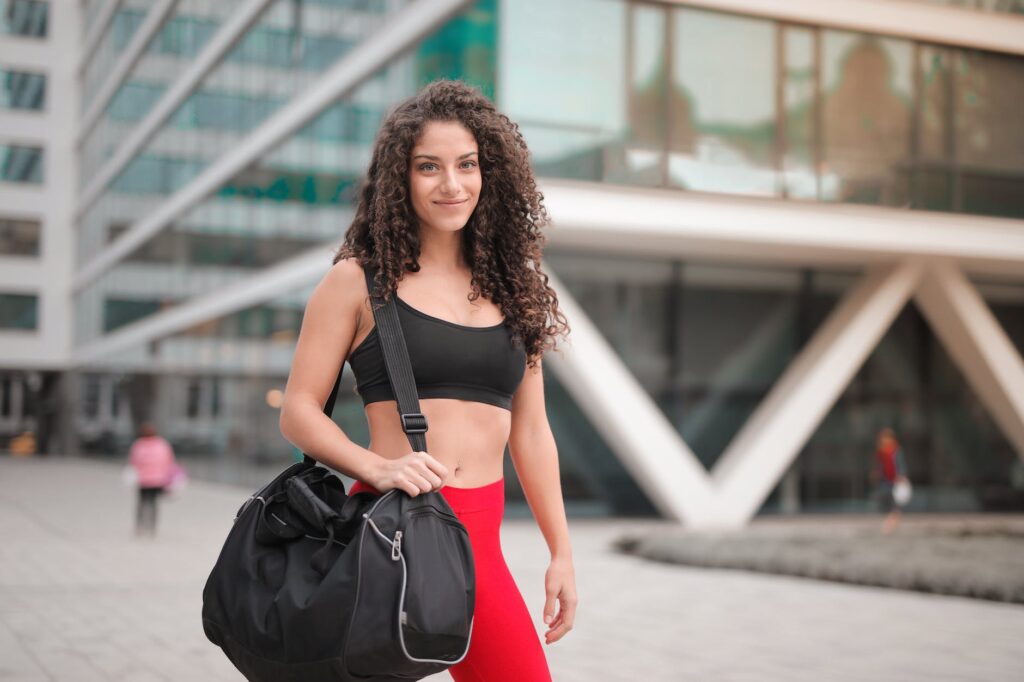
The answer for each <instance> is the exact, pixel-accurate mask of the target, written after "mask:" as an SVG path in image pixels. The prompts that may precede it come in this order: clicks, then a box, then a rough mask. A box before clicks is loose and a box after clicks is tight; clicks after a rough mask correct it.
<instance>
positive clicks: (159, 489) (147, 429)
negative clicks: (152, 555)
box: [128, 422, 178, 537]
mask: <svg viewBox="0 0 1024 682" xmlns="http://www.w3.org/2000/svg"><path fill="white" fill-rule="evenodd" d="M128 463H129V464H130V465H131V466H132V467H134V468H135V477H136V480H137V482H138V488H139V501H138V504H137V505H136V507H135V535H136V536H146V535H148V536H149V537H154V536H155V535H156V515H157V514H156V508H157V499H158V498H159V496H160V495H161V494H163V492H164V490H165V488H166V487H167V484H168V483H170V481H171V477H172V476H173V475H174V472H175V471H176V470H177V468H178V462H177V460H176V459H175V457H174V450H173V449H172V448H171V444H170V443H168V442H167V440H166V439H165V438H163V437H161V436H160V435H159V434H158V433H157V431H156V426H154V425H153V423H152V422H143V423H142V424H141V425H140V426H139V437H138V438H136V439H135V442H133V443H132V446H131V450H130V451H129V454H128Z"/></svg>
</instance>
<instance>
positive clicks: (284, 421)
mask: <svg viewBox="0 0 1024 682" xmlns="http://www.w3.org/2000/svg"><path fill="white" fill-rule="evenodd" d="M287 404H288V403H287V401H285V402H282V403H281V414H280V416H278V418H277V428H278V430H279V431H280V432H281V437H282V438H284V439H285V440H286V441H288V442H289V443H292V439H291V437H290V436H289V435H288V427H289V424H290V420H289V419H288V414H289V413H288V410H287V409H286V407H287ZM292 444H293V445H294V443H292Z"/></svg>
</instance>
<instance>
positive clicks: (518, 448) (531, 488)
mask: <svg viewBox="0 0 1024 682" xmlns="http://www.w3.org/2000/svg"><path fill="white" fill-rule="evenodd" d="M508 446H509V454H510V455H511V457H512V464H513V465H514V466H515V469H516V474H517V476H518V477H519V481H520V483H521V484H522V486H523V494H524V495H525V496H526V502H527V504H529V506H530V510H531V511H532V512H533V516H534V518H536V519H537V525H538V526H540V530H541V533H543V535H544V539H545V540H546V541H547V544H548V549H549V551H550V552H551V563H550V564H549V566H548V570H547V573H546V574H545V578H544V591H545V594H546V596H547V599H546V601H545V603H544V622H545V623H548V631H547V633H546V637H547V643H548V644H550V643H551V642H555V641H558V640H559V639H561V638H562V636H563V635H564V634H565V633H566V632H568V631H569V630H571V629H572V627H573V621H574V619H575V616H576V603H577V595H576V577H575V569H574V567H573V560H572V547H571V546H570V543H569V524H568V522H567V520H566V517H565V503H564V501H563V500H562V484H561V479H560V474H559V467H558V448H557V447H556V445H555V438H554V436H553V434H552V433H551V426H550V425H549V424H548V418H547V411H546V408H545V406H544V375H543V369H542V367H541V361H540V360H538V361H537V367H535V368H532V369H531V368H530V367H527V368H526V374H525V376H524V377H523V380H522V382H521V383H520V385H519V388H518V389H516V393H515V395H514V396H513V397H512V427H511V431H510V433H509V442H508ZM556 601H557V602H558V603H559V604H560V610H559V613H558V615H557V617H556V616H555V602H556Z"/></svg>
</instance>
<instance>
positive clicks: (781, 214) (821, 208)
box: [538, 178, 1024, 281]
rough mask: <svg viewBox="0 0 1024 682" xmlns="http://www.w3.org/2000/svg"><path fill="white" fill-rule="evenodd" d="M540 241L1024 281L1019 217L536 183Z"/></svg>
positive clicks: (549, 181)
mask: <svg viewBox="0 0 1024 682" xmlns="http://www.w3.org/2000/svg"><path fill="white" fill-rule="evenodd" d="M538 185H539V186H540V187H541V190H542V191H543V193H544V202H545V205H546V206H547V208H548V211H549V213H550V215H551V216H552V218H553V222H554V227H555V229H553V230H552V231H551V235H550V243H551V244H557V245H558V246H559V247H563V246H564V247H566V248H569V249H580V250H583V251H587V250H595V249H598V250H601V251H604V252H612V253H629V252H633V253H647V254H655V255H669V254H674V255H678V256H680V257H688V258H693V257H694V256H703V257H709V258H726V259H730V260H736V261H750V260H754V259H756V260H757V261H759V262H765V261H777V262H780V263H785V264H789V265H808V266H814V267H821V266H822V265H828V264H832V265H852V266H863V265H864V264H866V263H871V262H885V263H891V262H894V261H897V260H900V259H902V258H905V257H907V256H950V257H955V258H957V259H958V262H960V263H961V265H962V266H963V267H965V268H966V269H968V270H973V271H978V272H990V273H993V274H999V275H1001V276H1005V277H1007V278H1010V279H1016V280H1018V281H1024V267H1022V266H1024V220H1017V219H1012V218H993V217H988V216H978V215H969V214H955V213H939V212H935V211H916V210H908V209H896V208H885V207H879V206H858V205H849V204H838V205H837V204H830V203H821V202H812V201H795V200H789V199H768V198H763V197H746V196H735V195H720V194H710V193H702V192H688V191H684V190H676V189H660V188H657V189H656V188H646V187H628V186H613V185H608V184H605V183H598V182H581V181H575V180H555V179H551V178H543V179H542V180H541V181H540V182H539V183H538Z"/></svg>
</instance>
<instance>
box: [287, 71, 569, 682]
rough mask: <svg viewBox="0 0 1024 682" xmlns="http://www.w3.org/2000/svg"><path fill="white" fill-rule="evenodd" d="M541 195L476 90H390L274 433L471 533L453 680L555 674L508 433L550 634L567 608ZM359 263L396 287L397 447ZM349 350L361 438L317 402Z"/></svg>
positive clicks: (502, 124)
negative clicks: (467, 607) (421, 422)
mask: <svg viewBox="0 0 1024 682" xmlns="http://www.w3.org/2000/svg"><path fill="white" fill-rule="evenodd" d="M542 198H543V196H542V195H541V194H540V192H538V191H537V189H536V185H535V182H534V178H533V173H532V170H531V168H530V161H529V150H528V149H527V147H526V144H525V143H524V141H523V139H522V136H521V135H520V133H519V130H518V126H517V125H516V124H515V123H513V122H511V121H510V120H509V119H508V117H506V116H505V115H503V114H501V113H499V112H498V111H497V110H496V108H495V107H494V105H493V104H492V103H491V102H490V101H489V100H488V99H487V98H486V97H485V96H483V95H482V94H481V93H480V92H479V91H478V90H476V89H474V88H471V87H470V86H468V85H466V84H464V83H462V82H459V81H436V82H433V83H431V84H429V85H427V86H426V87H425V88H424V89H423V90H422V91H421V92H420V93H419V94H418V95H416V96H415V97H412V98H410V99H409V100H406V101H405V102H403V103H401V104H400V105H399V106H398V107H397V108H395V109H394V110H393V111H392V112H391V113H390V115H389V116H388V117H387V119H386V120H385V122H384V123H383V125H382V128H381V131H380V133H379V135H378V137H377V140H376V144H375V148H374V151H373V155H372V158H371V161H370V167H369V170H368V173H367V178H366V180H365V184H364V186H363V188H362V191H361V195H360V199H359V203H358V206H357V208H356V213H355V218H354V220H353V222H352V225H351V226H350V228H349V229H348V232H347V234H346V235H345V240H344V243H343V244H342V246H341V248H340V249H339V251H338V253H337V254H336V255H335V258H334V265H333V267H332V268H331V270H330V271H329V272H328V273H327V275H326V276H325V277H324V278H323V280H322V281H321V282H320V284H319V285H318V286H317V287H316V289H315V291H314V292H313V295H312V296H311V297H310V299H309V302H308V304H307V307H306V313H305V316H304V317H303V322H302V329H301V331H300V333H299V339H298V342H297V345H296V349H295V356H294V359H293V362H292V368H291V373H290V375H289V377H288V383H287V386H286V388H285V398H284V404H283V406H282V411H281V433H282V435H284V437H285V438H286V439H287V440H289V441H290V442H292V443H293V444H294V445H296V446H297V447H299V448H300V449H301V450H302V451H303V452H306V453H309V454H310V456H312V457H314V458H316V459H317V460H319V461H321V462H323V463H324V464H326V465H327V466H329V467H331V468H332V469H335V470H337V471H340V472H342V473H344V474H346V475H349V476H351V477H352V478H354V479H356V483H355V484H354V485H353V486H352V488H351V490H350V493H357V492H360V491H369V492H371V493H374V494H382V493H384V492H386V491H387V490H390V489H392V488H399V489H401V490H404V491H405V492H407V493H408V494H409V495H411V496H416V495H419V494H420V493H424V492H429V491H434V490H437V491H440V492H441V494H442V495H444V496H445V499H446V500H447V501H448V502H449V504H450V505H451V507H452V509H453V510H454V511H455V513H456V514H457V515H458V516H459V518H460V520H461V521H462V523H463V525H465V526H466V528H467V530H468V531H469V535H470V541H471V544H472V547H473V555H474V561H475V567H476V575H477V593H476V608H475V611H474V620H473V634H472V638H471V641H470V648H469V651H468V653H467V654H466V657H465V658H464V659H463V660H462V661H460V662H459V663H457V664H455V665H454V666H452V667H451V668H450V669H449V672H450V673H451V675H452V677H453V678H454V680H455V682H467V681H479V680H486V681H487V682H500V681H501V680H517V681H518V682H541V681H543V680H550V679H551V675H550V672H549V669H548V665H547V661H546V657H545V654H544V650H543V647H541V645H540V639H539V637H538V636H537V631H536V629H535V627H534V625H533V623H532V621H531V619H530V616H529V613H528V609H527V607H526V604H525V602H524V600H523V597H522V594H521V593H520V591H519V589H518V587H517V586H516V584H515V582H514V581H513V579H512V576H511V574H510V573H509V569H508V566H507V565H506V563H505V559H504V557H503V555H502V551H501V546H500V542H499V528H500V524H501V519H502V512H503V510H504V480H503V478H502V474H503V464H504V450H505V445H506V443H507V444H508V447H509V452H510V454H511V457H512V462H513V465H514V467H515V470H516V474H517V476H518V477H519V480H520V481H521V483H522V487H523V490H524V492H525V495H526V499H527V502H528V504H529V505H530V508H531V510H532V511H533V515H534V517H535V518H536V519H537V522H538V524H539V526H540V529H541V531H542V533H543V535H544V537H545V540H546V541H547V544H548V548H549V550H550V552H551V562H550V564H549V566H548V568H547V572H546V574H545V585H544V587H545V594H546V596H547V599H546V601H545V603H544V607H543V611H542V614H541V615H542V616H543V618H544V622H546V623H548V630H547V632H546V635H545V637H546V641H547V643H548V644H551V643H552V642H555V641H557V640H559V639H561V637H562V636H563V635H565V633H566V632H568V631H569V630H570V629H572V627H573V620H574V617H575V611H576V605H577V595H576V586H575V575H574V567H573V561H572V551H571V548H570V545H569V534H568V524H567V522H566V517H565V508H564V503H563V500H562V494H561V486H560V483H559V467H558V453H557V450H556V447H555V442H554V438H553V437H552V434H551V430H550V427H549V425H548V421H547V415H546V412H545V405H544V380H543V376H542V368H541V356H542V355H543V351H544V350H545V347H546V344H547V342H548V341H549V340H550V339H551V338H552V337H553V336H554V334H556V333H558V332H559V331H563V332H567V331H568V325H567V324H566V323H565V319H564V317H563V316H562V314H561V312H560V311H559V309H558V301H557V296H556V294H555V291H554V290H553V289H551V288H550V287H549V286H547V280H548V277H547V276H546V275H544V274H543V273H542V271H541V269H540V260H541V250H540V244H542V243H543V242H544V238H543V235H542V234H541V232H540V227H541V226H542V225H543V224H544V223H545V222H546V221H547V214H546V211H545V209H544V207H543V205H542V203H541V200H542ZM364 264H372V265H373V266H374V268H375V270H376V273H377V275H376V284H377V287H378V290H379V292H380V294H381V295H382V296H384V297H385V298H387V299H389V300H390V297H392V296H393V297H394V298H395V299H396V304H397V306H398V311H399V319H400V320H401V324H402V332H403V334H404V336H405V338H406V344H407V346H408V349H409V355H410V360H411V362H412V366H413V373H414V375H415V378H416V385H417V392H418V395H419V397H420V407H421V411H422V412H423V413H424V414H425V415H426V417H427V423H428V426H429V428H428V431H427V433H426V436H427V446H428V450H429V452H410V448H409V441H408V439H407V437H406V434H405V432H404V431H403V430H402V427H401V424H400V421H399V416H398V411H397V409H396V402H395V400H394V394H393V393H392V390H391V386H390V384H389V382H388V379H387V374H386V371H385V369H384V364H383V357H382V355H381V350H380V345H379V339H378V337H377V333H376V331H375V324H374V317H373V311H372V310H371V308H370V299H369V292H368V291H367V287H366V282H365V280H364V275H363V265H364ZM549 319H552V320H560V322H559V323H558V324H551V325H549V324H548V322H549ZM345 359H348V360H349V363H350V365H351V366H352V370H353V373H354V374H355V377H356V390H357V391H358V392H359V394H360V395H361V397H362V400H363V404H364V406H365V412H366V416H367V420H368V423H369V427H370V444H369V448H362V447H360V446H359V445H357V444H355V443H353V442H352V441H351V440H350V439H349V438H348V437H347V436H346V435H345V433H344V432H343V431H342V430H341V429H340V428H338V427H337V425H336V424H335V423H334V422H333V421H332V420H331V419H330V418H329V417H328V416H327V415H325V414H324V412H323V405H324V404H325V403H326V400H327V397H328V395H329V393H330V392H331V389H332V388H333V386H334V381H335V378H336V377H337V376H338V371H339V369H340V367H341V365H342V362H343V361H344V360H345ZM556 604H557V605H559V607H560V608H559V611H558V614H557V615H556V614H555V606H556Z"/></svg>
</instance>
